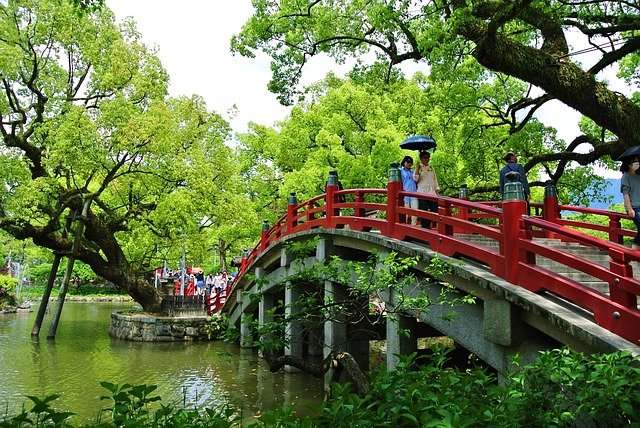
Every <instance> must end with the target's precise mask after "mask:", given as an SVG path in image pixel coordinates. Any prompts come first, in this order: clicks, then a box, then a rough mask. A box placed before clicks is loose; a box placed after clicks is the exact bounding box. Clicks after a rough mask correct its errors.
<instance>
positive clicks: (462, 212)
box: [458, 184, 469, 233]
mask: <svg viewBox="0 0 640 428" xmlns="http://www.w3.org/2000/svg"><path fill="white" fill-rule="evenodd" d="M458 199H462V200H463V201H468V200H469V188H468V187H467V185H466V184H463V185H461V186H460V191H459V193H458ZM458 218H459V219H460V220H464V221H469V208H467V207H458ZM459 229H460V230H459V231H458V232H459V233H466V232H467V230H466V228H465V227H464V226H461V227H460V228H459Z"/></svg>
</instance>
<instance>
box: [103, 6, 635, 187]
mask: <svg viewBox="0 0 640 428" xmlns="http://www.w3.org/2000/svg"><path fill="white" fill-rule="evenodd" d="M107 5H108V6H109V7H110V8H111V10H113V11H114V13H115V15H116V18H117V19H118V20H122V19H124V18H126V17H133V18H134V20H135V21H136V22H137V25H138V30H139V31H140V32H141V34H142V38H143V40H144V42H145V44H147V46H149V47H152V48H155V49H157V54H158V56H159V57H160V59H161V61H162V63H163V65H164V67H165V68H166V69H167V71H168V73H169V76H170V93H171V95H173V96H177V95H192V94H199V95H201V96H202V97H204V99H205V100H206V102H207V105H208V107H209V108H210V109H211V110H214V111H216V112H217V113H219V114H222V115H223V116H225V117H226V118H227V120H229V121H230V123H231V126H232V128H233V129H234V131H237V132H244V131H246V130H247V125H248V123H249V122H257V123H260V124H264V125H272V124H273V123H274V122H276V121H278V120H282V119H284V118H285V117H286V115H287V114H288V112H289V108H287V107H284V106H282V105H280V104H279V103H278V101H277V99H276V96H275V95H274V94H272V93H271V92H269V90H268V89H267V83H268V82H269V80H270V77H271V69H270V59H269V58H268V57H267V56H266V55H264V54H259V55H257V57H256V58H245V57H242V56H239V55H233V54H232V53H231V51H230V40H231V37H232V36H233V35H234V34H236V33H238V32H239V31H240V29H241V28H242V25H243V24H244V23H245V22H246V20H247V19H248V18H249V17H250V16H251V12H252V7H251V1H250V0H233V1H221V0H213V1H212V0H181V1H180V2H179V5H178V3H176V2H173V1H168V0H107ZM569 43H570V44H572V45H574V46H573V48H574V49H579V48H581V47H582V46H580V41H579V40H578V39H574V40H572V38H571V37H570V40H569ZM575 59H577V60H579V61H584V63H585V64H590V63H592V62H594V61H595V56H590V55H588V54H587V55H582V56H579V57H574V60H575ZM347 69H348V65H337V64H335V63H334V62H333V61H332V60H331V59H330V58H328V57H314V58H312V59H311V61H310V62H309V63H308V65H307V66H306V67H305V69H304V72H303V76H302V84H303V85H304V84H310V83H313V82H316V81H318V80H320V79H322V78H323V77H324V76H325V75H326V73H327V72H329V71H333V72H335V73H337V74H343V73H345V72H346V71H347ZM419 69H426V66H425V65H424V64H407V65H405V66H404V71H405V73H408V74H411V73H412V72H414V71H416V70H419ZM615 74H616V69H615V68H613V67H610V68H608V69H607V70H605V71H604V72H603V76H601V77H602V78H603V79H605V80H607V81H609V82H610V87H611V88H612V89H614V90H617V91H619V92H621V93H629V92H630V89H629V88H628V87H627V86H626V85H625V84H624V82H622V81H620V80H619V79H617V78H616V77H615ZM536 117H538V119H540V120H541V121H542V122H543V123H545V124H546V125H548V126H553V127H555V128H556V129H557V130H558V135H559V136H560V137H561V138H563V139H565V140H566V141H571V140H573V138H575V137H576V136H577V135H578V133H579V130H578V121H579V120H580V114H579V113H578V112H577V111H575V110H573V109H571V108H569V107H566V106H565V105H564V104H562V103H561V102H559V101H555V100H554V101H551V102H548V103H547V104H545V105H544V106H543V107H542V108H541V109H540V110H539V111H538V112H537V113H536ZM599 172H600V173H601V174H603V175H605V176H616V177H617V176H618V175H619V174H617V173H613V172H610V171H605V170H601V171H599Z"/></svg>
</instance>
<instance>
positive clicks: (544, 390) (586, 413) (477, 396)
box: [258, 350, 640, 428]
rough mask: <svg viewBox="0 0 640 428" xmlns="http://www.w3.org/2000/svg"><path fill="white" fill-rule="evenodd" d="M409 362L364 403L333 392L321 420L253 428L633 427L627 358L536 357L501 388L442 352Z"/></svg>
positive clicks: (269, 418) (637, 400)
mask: <svg viewBox="0 0 640 428" xmlns="http://www.w3.org/2000/svg"><path fill="white" fill-rule="evenodd" d="M413 357H415V356H413ZM413 357H411V358H408V359H404V361H402V362H401V364H400V365H399V366H398V368H397V370H395V371H393V372H380V373H379V374H378V375H377V377H376V378H375V379H374V380H373V382H372V385H371V386H372V387H371V391H370V392H369V393H368V394H367V395H366V396H364V397H361V396H357V395H355V394H354V393H353V392H351V390H350V388H349V387H348V386H336V387H334V388H333V390H332V391H333V396H332V397H331V399H330V400H329V401H328V402H327V403H326V404H325V406H324V408H323V410H322V414H321V415H319V416H316V417H306V418H299V417H296V416H294V415H293V414H292V413H291V412H290V411H289V410H287V409H283V410H278V411H275V412H272V413H268V414H266V415H264V416H262V417H261V418H260V422H259V424H258V425H259V426H265V427H266V426H283V427H307V426H313V427H388V426H397V427H513V428H515V427H525V426H526V427H548V426H555V427H570V426H579V425H582V426H607V427H618V426H635V425H636V424H638V423H640V412H639V410H638V409H640V391H639V390H638V385H639V384H638V381H640V369H639V368H638V367H639V363H638V360H637V359H636V358H634V357H632V356H631V355H629V354H626V353H613V354H603V355H590V356H586V355H582V354H577V353H572V352H570V351H568V350H555V351H548V352H543V353H541V354H540V356H539V357H538V359H537V360H536V361H535V362H534V363H533V364H529V365H526V366H520V365H516V369H515V371H514V372H513V373H512V374H511V375H510V376H508V377H507V381H506V384H505V385H498V384H497V382H496V379H495V377H494V376H493V375H491V374H488V373H486V372H484V371H482V370H480V369H471V370H467V371H459V370H454V369H449V368H445V367H444V363H445V361H446V354H443V353H436V354H435V355H433V356H432V357H430V358H428V359H419V362H420V363H421V366H420V368H419V369H417V370H415V369H414V368H413V366H414V361H413V359H412V358H413ZM533 409H535V411H532V410H533ZM278 424H281V425H278Z"/></svg>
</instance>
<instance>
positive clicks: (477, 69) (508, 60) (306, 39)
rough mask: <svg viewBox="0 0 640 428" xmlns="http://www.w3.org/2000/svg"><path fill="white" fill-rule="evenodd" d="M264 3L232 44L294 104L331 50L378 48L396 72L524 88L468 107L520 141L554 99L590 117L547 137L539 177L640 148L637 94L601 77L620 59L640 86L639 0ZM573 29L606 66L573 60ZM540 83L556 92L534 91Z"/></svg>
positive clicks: (335, 53) (536, 156)
mask: <svg viewBox="0 0 640 428" xmlns="http://www.w3.org/2000/svg"><path fill="white" fill-rule="evenodd" d="M253 4H254V14H253V16H252V17H251V18H250V19H249V20H248V21H247V23H246V24H245V26H244V27H243V29H242V31H241V33H240V34H239V35H237V36H235V37H234V38H233V40H232V46H233V49H234V50H235V51H236V52H239V53H241V54H243V55H246V56H253V55H255V52H256V51H263V52H266V53H267V54H268V55H270V56H271V57H272V58H273V63H272V70H273V79H272V81H271V82H270V84H269V88H270V89H271V90H272V91H274V92H276V93H278V94H279V96H280V99H281V101H282V102H284V103H291V102H292V101H293V95H294V94H295V91H296V84H295V83H296V82H298V79H299V77H300V75H301V73H302V70H303V68H304V66H305V64H306V63H307V61H308V60H309V58H310V57H312V56H314V55H318V54H329V55H331V56H332V57H334V58H335V59H337V60H338V61H344V60H346V59H347V58H349V57H354V56H355V57H363V56H364V55H365V54H366V53H368V52H369V51H375V53H376V54H377V56H378V58H380V59H382V60H384V61H386V63H387V65H388V67H389V70H391V67H393V66H395V65H397V64H400V63H403V62H406V61H419V62H425V63H426V64H427V65H428V66H430V71H431V74H432V75H435V76H438V77H439V79H441V81H442V82H449V83H448V84H447V85H452V86H456V84H460V83H464V84H466V85H468V86H469V88H470V89H477V88H478V86H479V85H480V84H482V83H483V82H484V83H487V82H492V81H500V80H502V81H505V82H507V81H511V82H512V83H511V84H512V85H520V86H522V90H521V91H520V94H519V95H520V96H519V97H518V98H517V99H512V98H511V97H508V98H504V99H502V100H501V102H500V103H494V102H493V101H494V100H492V99H491V98H487V97H486V96H484V95H483V94H478V97H477V98H476V101H475V102H473V103H472V104H470V105H469V106H468V109H469V108H473V109H480V110H482V111H484V113H485V114H486V118H487V125H491V126H505V127H507V128H508V129H509V132H510V133H511V134H513V133H518V132H521V131H523V127H524V126H525V125H526V124H527V123H528V122H530V121H531V120H532V117H533V114H534V113H535V111H536V110H537V109H538V108H540V106H542V105H543V104H545V103H546V102H548V101H550V100H552V99H557V100H559V101H561V102H563V103H565V104H566V105H568V106H570V107H572V108H574V109H576V110H578V111H579V112H580V113H582V114H583V115H584V116H585V117H587V118H589V119H590V120H591V121H592V125H593V126H588V125H587V124H585V125H584V126H583V127H582V130H583V134H582V135H579V136H576V138H575V139H574V140H573V141H571V142H569V143H568V144H567V143H564V142H561V141H557V140H554V141H548V142H546V143H547V144H546V146H547V147H548V148H550V149H551V150H549V151H545V152H542V153H532V154H531V155H530V156H529V157H528V161H527V164H526V165H525V169H526V170H530V169H532V168H534V167H535V166H536V165H539V164H542V167H544V168H545V169H547V170H548V172H549V175H550V176H551V178H552V179H554V180H556V181H557V180H558V179H559V178H560V177H561V176H562V175H563V174H564V172H565V169H566V167H567V165H568V164H569V163H570V162H574V161H575V162H577V163H578V164H580V165H589V164H591V163H593V162H594V161H597V160H600V159H602V160H603V161H604V162H608V161H609V160H608V159H609V158H615V157H616V156H618V155H619V154H621V153H622V151H623V150H624V149H626V148H627V147H630V146H632V145H635V144H640V132H638V131H639V128H638V126H639V125H638V124H639V123H640V106H638V104H637V97H636V96H634V97H632V98H628V97H625V96H624V95H622V94H620V93H618V92H615V91H613V90H612V89H611V88H610V87H609V86H608V85H607V84H606V83H605V82H602V81H601V80H600V79H599V78H598V73H599V72H600V71H602V70H604V69H605V68H607V67H608V66H610V65H612V64H616V63H618V64H620V65H621V76H623V77H625V78H626V79H627V80H628V81H629V82H630V83H634V82H635V83H637V82H638V64H639V63H640V59H639V58H640V54H639V53H638V52H639V50H640V37H639V36H638V35H637V34H638V30H640V14H639V13H638V12H639V11H640V6H639V5H638V4H637V3H636V2H628V1H620V0H594V1H588V2H572V1H564V0H553V1H546V0H545V1H543V0H521V1H520V0H518V1H511V0H482V1H468V0H454V1H417V2H409V1H395V0H394V1H386V0H375V1H366V2H365V1H360V0H339V1H323V0H314V1H288V0H281V1H277V2H265V1H254V2H253ZM570 32H573V33H574V34H580V35H581V36H583V38H584V39H586V40H587V41H588V42H589V43H591V45H595V46H597V48H595V47H594V49H593V50H594V51H596V52H598V53H599V54H600V57H599V59H598V61H597V62H596V63H595V64H593V65H592V66H590V67H588V68H587V67H586V66H583V65H581V64H580V63H579V62H578V61H577V60H576V57H574V56H572V53H571V52H570V50H569V43H568V42H567V38H568V34H569V33H570ZM392 74H393V73H391V72H390V71H389V72H387V76H391V75H392ZM510 78H515V79H514V80H515V81H514V80H511V79H510ZM533 86H536V87H539V88H541V89H542V90H543V91H544V93H543V94H542V95H540V96H532V95H531V88H532V87H533ZM468 109H465V110H467V111H468ZM465 114H466V113H465ZM605 131H608V132H605ZM470 138H472V136H470ZM498 141H500V142H502V141H503V140H497V141H496V142H498ZM603 158H604V159H603Z"/></svg>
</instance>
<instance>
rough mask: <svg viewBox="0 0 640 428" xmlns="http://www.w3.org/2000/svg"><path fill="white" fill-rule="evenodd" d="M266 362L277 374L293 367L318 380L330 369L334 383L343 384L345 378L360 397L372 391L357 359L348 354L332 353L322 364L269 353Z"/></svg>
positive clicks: (266, 354) (266, 355)
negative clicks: (283, 369)
mask: <svg viewBox="0 0 640 428" xmlns="http://www.w3.org/2000/svg"><path fill="white" fill-rule="evenodd" d="M265 360H266V361H267V363H268V364H269V370H270V371H271V372H276V371H278V370H280V369H282V368H283V367H284V366H291V367H295V368H297V369H299V370H301V371H303V372H305V373H308V374H310V375H312V376H314V377H316V378H321V377H322V376H324V374H325V373H327V372H328V371H329V370H330V369H333V375H332V376H331V381H332V382H341V381H342V379H343V378H344V380H346V381H347V382H349V383H351V385H352V386H353V389H354V392H355V393H356V394H358V395H360V396H364V395H366V394H367V393H368V392H369V390H370V385H369V379H368V378H367V375H366V374H365V373H364V372H363V371H362V369H361V368H360V366H359V365H358V362H357V361H356V360H355V358H353V356H352V355H351V354H350V353H348V352H332V353H330V354H329V355H328V356H327V357H326V358H325V359H324V360H322V361H321V362H320V363H312V362H310V361H308V360H306V359H304V358H300V357H295V356H293V355H280V356H274V355H273V354H269V353H265Z"/></svg>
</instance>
